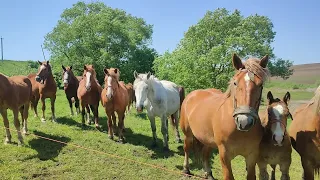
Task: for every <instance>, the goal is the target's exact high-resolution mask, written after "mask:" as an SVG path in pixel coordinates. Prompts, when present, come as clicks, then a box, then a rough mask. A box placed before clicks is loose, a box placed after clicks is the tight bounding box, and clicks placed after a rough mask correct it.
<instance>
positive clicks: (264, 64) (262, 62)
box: [260, 54, 269, 68]
mask: <svg viewBox="0 0 320 180" xmlns="http://www.w3.org/2000/svg"><path fill="white" fill-rule="evenodd" d="M268 62H269V55H268V54H267V55H265V56H264V57H263V58H262V59H261V60H260V66H261V67H263V68H266V67H267V65H268Z"/></svg>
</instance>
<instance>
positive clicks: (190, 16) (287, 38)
mask: <svg viewBox="0 0 320 180" xmlns="http://www.w3.org/2000/svg"><path fill="white" fill-rule="evenodd" d="M101 1H102V2H104V3H105V4H106V5H108V6H110V7H112V8H119V9H123V10H125V11H126V12H127V13H130V14H131V15H133V16H137V17H141V18H143V19H145V21H146V22H147V23H148V24H153V36H152V45H151V47H153V48H155V49H156V50H157V51H158V52H159V53H160V54H162V53H163V52H165V51H166V50H169V51H170V52H171V51H172V50H174V49H175V48H176V46H177V44H178V43H179V42H180V40H181V39H182V38H183V35H184V33H185V32H186V31H187V30H188V28H189V27H190V26H192V25H195V24H196V23H197V22H198V21H199V20H200V19H201V18H202V17H203V16H204V15H205V13H206V12H207V11H214V10H215V9H217V8H226V9H227V10H229V11H234V10H235V9H238V10H240V12H241V14H242V15H244V16H249V15H251V14H255V13H257V14H259V15H264V16H268V17H269V18H270V19H271V21H272V22H273V25H274V29H273V30H274V31H275V32H276V36H275V39H274V42H273V43H272V47H273V48H274V54H275V55H276V56H277V57H279V58H283V59H289V60H291V61H293V62H294V64H307V63H317V62H318V63H319V62H320V57H317V53H318V51H320V34H319V32H320V13H319V9H320V1H318V0H305V1H292V0H291V1H289V0H281V1H279V0H269V1H262V0H243V1H240V0H193V1H191V0H158V1H155V0H153V1H152V0H101ZM76 2H77V0H10V1H5V0H1V2H0V36H2V37H3V46H4V47H3V49H4V59H10V60H43V55H42V51H41V45H42V44H43V41H44V36H45V35H46V34H47V33H49V32H50V31H51V30H52V29H53V28H54V27H55V26H56V24H57V22H58V20H59V19H60V14H61V13H62V12H63V10H64V9H66V8H71V7H72V5H73V4H75V3H76ZM84 2H94V1H88V0H84ZM45 56H46V59H48V58H50V53H49V52H47V51H45ZM0 58H1V57H0Z"/></svg>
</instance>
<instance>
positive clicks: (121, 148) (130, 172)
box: [0, 90, 302, 179]
mask: <svg viewBox="0 0 320 180" xmlns="http://www.w3.org/2000/svg"><path fill="white" fill-rule="evenodd" d="M39 105H40V104H39ZM40 109H41V107H40V106H39V107H38V111H39V112H41V111H40ZM49 109H50V105H49V101H47V110H46V116H47V119H49V117H50V114H51V113H50V111H49ZM56 112H57V113H56V116H57V118H58V119H57V121H58V123H52V122H50V121H47V122H46V123H41V122H40V120H39V119H38V118H34V117H33V114H34V113H33V112H32V111H30V113H29V115H30V118H29V121H28V122H29V132H30V133H33V134H36V135H40V136H45V137H49V138H53V139H57V140H60V141H64V142H67V143H74V144H78V145H81V146H84V147H87V148H92V149H95V150H98V151H101V152H105V153H110V154H115V155H117V156H120V157H124V158H129V159H132V160H134V161H138V162H144V163H149V164H154V165H157V166H160V167H164V168H166V169H169V170H173V171H176V172H180V171H181V169H182V164H183V159H184V156H183V150H182V149H183V148H182V144H178V143H176V142H174V133H173V131H172V129H171V128H170V132H169V133H170V134H169V136H170V140H169V146H170V150H171V151H170V152H169V153H167V154H165V153H163V152H162V135H161V132H160V120H159V119H157V135H158V137H159V138H160V140H159V141H158V145H159V146H158V148H156V149H153V148H151V142H152V136H151V129H150V123H149V120H148V119H146V117H143V116H142V117H141V116H138V115H137V114H136V113H135V111H134V110H132V111H131V112H130V114H129V115H128V116H127V118H126V119H125V126H126V132H125V137H126V141H127V143H126V144H119V143H117V142H115V141H113V140H110V139H108V138H107V133H106V131H104V132H99V131H97V130H95V129H94V128H93V126H88V127H87V128H86V129H82V128H81V124H80V123H81V118H80V116H76V117H70V116H69V108H68V105H67V100H66V98H65V95H64V92H63V91H61V90H59V91H58V96H57V101H56ZM9 114H10V120H11V121H10V127H11V128H14V126H13V123H12V116H11V111H10V113H9ZM99 114H100V123H101V124H102V125H103V129H104V130H106V118H105V117H106V116H105V113H104V111H103V109H102V107H101V106H100V109H99ZM2 127H3V125H1V128H2ZM11 134H12V135H13V139H12V140H13V141H14V142H17V135H16V132H14V131H11ZM0 135H1V136H2V137H4V131H3V130H1V131H0ZM182 137H183V134H182ZM0 152H1V155H0V177H1V179H187V178H185V177H183V176H182V175H178V174H175V173H172V172H169V171H163V170H159V169H155V168H152V167H148V166H145V165H141V164H138V163H133V162H130V161H128V160H123V159H118V158H113V157H110V156H108V155H105V154H99V153H96V152H93V151H88V150H84V149H79V148H76V147H73V146H65V145H61V144H59V143H56V142H50V141H47V140H43V139H40V138H36V137H35V136H33V135H28V136H26V137H25V145H24V146H22V147H18V146H17V145H16V144H9V145H4V144H3V143H1V144H0ZM292 160H293V162H292V165H291V168H290V175H291V179H300V177H301V173H302V168H301V165H300V161H299V156H298V155H297V153H296V152H295V151H293V154H292ZM190 162H191V171H192V172H193V173H195V174H196V175H201V176H203V175H204V174H203V171H202V169H201V166H199V165H196V164H195V163H193V162H192V160H191V161H190ZM232 163H233V165H232V167H233V173H234V175H235V178H236V179H245V174H246V171H245V163H244V159H243V158H242V157H237V158H236V159H234V160H233V161H232ZM212 170H213V174H214V177H216V178H218V179H222V172H221V165H220V160H219V157H218V155H214V157H213V168H212ZM257 174H258V171H257ZM279 175H280V171H279V170H278V171H277V177H278V178H279Z"/></svg>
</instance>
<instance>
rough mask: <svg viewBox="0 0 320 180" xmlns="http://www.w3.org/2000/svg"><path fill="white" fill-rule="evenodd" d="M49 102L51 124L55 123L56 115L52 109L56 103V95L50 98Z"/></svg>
mask: <svg viewBox="0 0 320 180" xmlns="http://www.w3.org/2000/svg"><path fill="white" fill-rule="evenodd" d="M50 102H51V114H52V117H51V118H52V122H57V121H56V115H55V108H54V104H55V102H56V95H55V96H53V97H52V98H50Z"/></svg>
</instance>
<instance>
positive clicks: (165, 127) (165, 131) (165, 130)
mask: <svg viewBox="0 0 320 180" xmlns="http://www.w3.org/2000/svg"><path fill="white" fill-rule="evenodd" d="M161 133H162V135H163V141H164V143H163V150H164V151H168V150H169V146H168V140H169V136H168V118H167V116H166V115H165V114H163V115H162V117H161Z"/></svg>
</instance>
